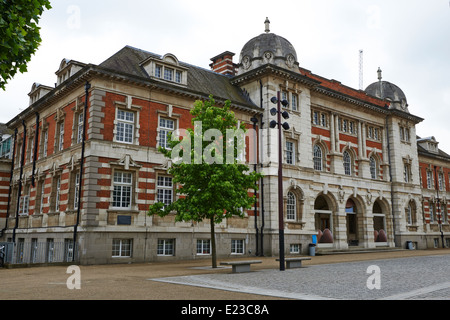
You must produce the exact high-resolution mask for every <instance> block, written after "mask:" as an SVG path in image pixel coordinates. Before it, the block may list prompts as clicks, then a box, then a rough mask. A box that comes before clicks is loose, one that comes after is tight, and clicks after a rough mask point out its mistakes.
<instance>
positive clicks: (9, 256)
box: [0, 239, 78, 267]
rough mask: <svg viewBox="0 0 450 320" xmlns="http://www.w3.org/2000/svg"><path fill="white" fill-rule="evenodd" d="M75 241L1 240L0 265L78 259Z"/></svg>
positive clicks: (59, 261) (61, 261)
mask: <svg viewBox="0 0 450 320" xmlns="http://www.w3.org/2000/svg"><path fill="white" fill-rule="evenodd" d="M74 249H75V248H74V245H73V241H64V242H54V241H52V240H51V239H47V241H45V242H38V241H31V242H23V241H19V242H16V243H13V242H0V267H1V266H3V265H4V264H43V263H50V264H51V263H63V262H72V261H78V259H77V256H75V259H74V254H76V252H78V251H77V250H74Z"/></svg>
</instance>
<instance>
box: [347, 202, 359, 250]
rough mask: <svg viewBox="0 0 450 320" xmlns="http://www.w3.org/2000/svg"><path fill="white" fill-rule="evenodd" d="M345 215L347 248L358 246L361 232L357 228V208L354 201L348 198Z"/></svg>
mask: <svg viewBox="0 0 450 320" xmlns="http://www.w3.org/2000/svg"><path fill="white" fill-rule="evenodd" d="M345 214H346V222H347V242H348V245H349V246H357V245H359V237H360V236H361V234H360V233H361V232H360V230H359V228H358V220H360V219H359V217H358V208H357V206H356V203H355V201H354V200H353V199H352V198H349V199H348V200H347V202H346V204H345Z"/></svg>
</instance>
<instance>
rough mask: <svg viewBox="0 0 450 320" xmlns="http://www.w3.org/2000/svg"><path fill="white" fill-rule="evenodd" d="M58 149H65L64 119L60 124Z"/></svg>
mask: <svg viewBox="0 0 450 320" xmlns="http://www.w3.org/2000/svg"><path fill="white" fill-rule="evenodd" d="M58 130H59V131H58V151H62V150H63V149H64V121H61V122H60V123H59V126H58Z"/></svg>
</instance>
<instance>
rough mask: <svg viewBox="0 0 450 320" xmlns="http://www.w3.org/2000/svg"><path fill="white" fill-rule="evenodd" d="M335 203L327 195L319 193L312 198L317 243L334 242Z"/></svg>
mask: <svg viewBox="0 0 450 320" xmlns="http://www.w3.org/2000/svg"><path fill="white" fill-rule="evenodd" d="M334 212H336V205H335V204H334V202H333V199H331V198H330V197H329V196H328V195H325V194H323V193H321V194H319V195H318V196H317V197H316V199H315V200H314V227H315V230H316V231H317V232H318V236H319V239H318V243H319V244H324V243H328V244H330V243H333V242H334V226H335V225H336V221H335V220H336V216H335V214H333V213H334Z"/></svg>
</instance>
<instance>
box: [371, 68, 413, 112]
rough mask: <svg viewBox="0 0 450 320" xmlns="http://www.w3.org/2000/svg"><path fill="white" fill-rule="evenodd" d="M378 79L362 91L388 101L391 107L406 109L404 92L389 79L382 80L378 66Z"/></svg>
mask: <svg viewBox="0 0 450 320" xmlns="http://www.w3.org/2000/svg"><path fill="white" fill-rule="evenodd" d="M378 80H379V81H377V82H374V83H372V84H370V85H369V86H368V87H367V88H366V90H364V91H365V92H366V93H367V94H369V95H371V96H374V97H377V98H380V99H386V100H388V101H390V102H391V106H390V107H391V108H396V109H400V110H403V111H408V103H407V100H406V95H405V93H404V92H403V91H402V89H400V88H399V87H398V86H397V85H395V84H393V83H391V82H389V81H382V80H381V70H380V69H379V68H378Z"/></svg>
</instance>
